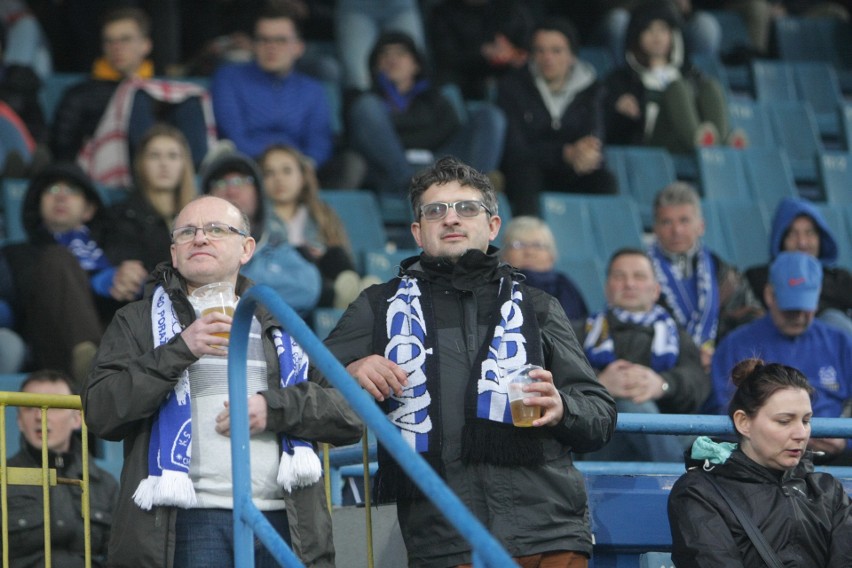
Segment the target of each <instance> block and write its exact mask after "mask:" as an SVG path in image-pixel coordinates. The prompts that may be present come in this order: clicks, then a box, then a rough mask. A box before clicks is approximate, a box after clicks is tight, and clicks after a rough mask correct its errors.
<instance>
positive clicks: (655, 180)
mask: <svg viewBox="0 0 852 568" xmlns="http://www.w3.org/2000/svg"><path fill="white" fill-rule="evenodd" d="M626 152H627V154H626V156H625V167H626V171H627V175H628V176H629V188H630V195H632V196H633V199H634V200H635V201H636V204H637V206H638V207H639V215H640V217H641V219H642V226H643V227H644V228H646V229H647V228H650V227H651V226H652V225H653V224H654V211H653V208H654V197H655V196H656V195H657V193H658V192H659V191H660V190H661V189H663V188H664V187H666V186H667V185H669V184H670V183H672V182H674V181H675V180H676V179H677V176H676V174H675V166H674V161H673V160H672V157H671V154H669V153H668V151H666V150H665V149H664V148H649V147H643V146H629V147H627V148H626ZM622 193H624V192H623V191H622Z"/></svg>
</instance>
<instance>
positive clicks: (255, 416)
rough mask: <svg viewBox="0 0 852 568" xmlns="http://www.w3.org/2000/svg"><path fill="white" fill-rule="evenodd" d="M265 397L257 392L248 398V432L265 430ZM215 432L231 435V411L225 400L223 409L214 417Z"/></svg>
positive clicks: (256, 432)
mask: <svg viewBox="0 0 852 568" xmlns="http://www.w3.org/2000/svg"><path fill="white" fill-rule="evenodd" d="M266 412H267V406H266V399H265V398H264V397H263V396H262V395H259V394H254V395H252V396H250V397H249V399H248V418H249V434H250V435H252V436H253V435H255V434H260V433H261V432H263V431H265V430H266ZM216 432H218V433H219V434H222V435H223V436H228V437H230V435H231V411H230V407H229V406H228V401H227V400H226V401H225V410H223V411H222V412H220V413H219V415H218V416H217V417H216Z"/></svg>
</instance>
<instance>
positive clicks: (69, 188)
mask: <svg viewBox="0 0 852 568" xmlns="http://www.w3.org/2000/svg"><path fill="white" fill-rule="evenodd" d="M44 193H49V194H50V195H83V190H82V189H80V188H79V187H77V186H74V185H68V184H67V183H54V184H53V185H50V186H48V188H47V189H45V190H44Z"/></svg>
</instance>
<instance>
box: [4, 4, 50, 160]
mask: <svg viewBox="0 0 852 568" xmlns="http://www.w3.org/2000/svg"><path fill="white" fill-rule="evenodd" d="M0 10H2V8H0ZM9 39H10V38H9V35H8V33H7V31H6V28H5V26H4V24H3V23H2V21H0V57H2V56H4V55H5V54H6V53H7V50H8V48H9ZM39 89H41V79H39V77H38V75H37V74H36V73H35V71H34V70H33V69H32V68H31V67H28V66H26V65H23V64H22V63H21V62H19V61H17V60H15V59H7V58H6V57H2V63H0V101H3V102H4V103H6V104H7V105H9V108H11V109H12V110H13V111H15V114H17V115H18V117H19V118H20V119H21V120H22V121H23V123H24V124H25V125H26V128H27V131H28V132H29V134H30V135H31V136H32V138H33V141H35V142H37V143H46V142H47V124H46V122H45V120H44V113H43V112H42V110H41V104H40V103H39V99H38V93H39Z"/></svg>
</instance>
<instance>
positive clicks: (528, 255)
mask: <svg viewBox="0 0 852 568" xmlns="http://www.w3.org/2000/svg"><path fill="white" fill-rule="evenodd" d="M502 254H503V260H504V261H506V262H508V263H509V264H511V265H512V266H514V267H515V268H517V269H519V270H520V271H521V273H522V274H523V275H524V276H525V277H526V280H525V282H526V283H527V284H529V285H530V286H532V287H534V288H538V289H540V290H544V291H545V292H547V293H548V294H550V295H551V296H553V297H554V298H556V299H557V300H559V303H560V304H562V308H563V309H564V310H565V315H566V316H568V319H569V320H571V322H572V324H575V327H576V324H577V323H578V322H583V321H585V319H586V316H588V315H589V310H588V308H586V302H585V300H583V295H582V294H581V293H580V290H578V289H577V286H576V285H575V284H574V282H572V281H571V279H570V278H569V277H568V276H566V275H565V274H564V273H562V272H559V271H558V270H556V266H555V265H556V258H557V256H558V254H559V251H558V250H557V247H556V239H554V238H553V232H552V231H551V230H550V227H548V226H547V223H545V222H544V221H542V220H541V219H539V218H537V217H529V216H526V215H522V216H520V217H515V218H514V219H512V220H511V221H510V222H509V224H508V225H506V227H505V228H504V229H503V248H502Z"/></svg>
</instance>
